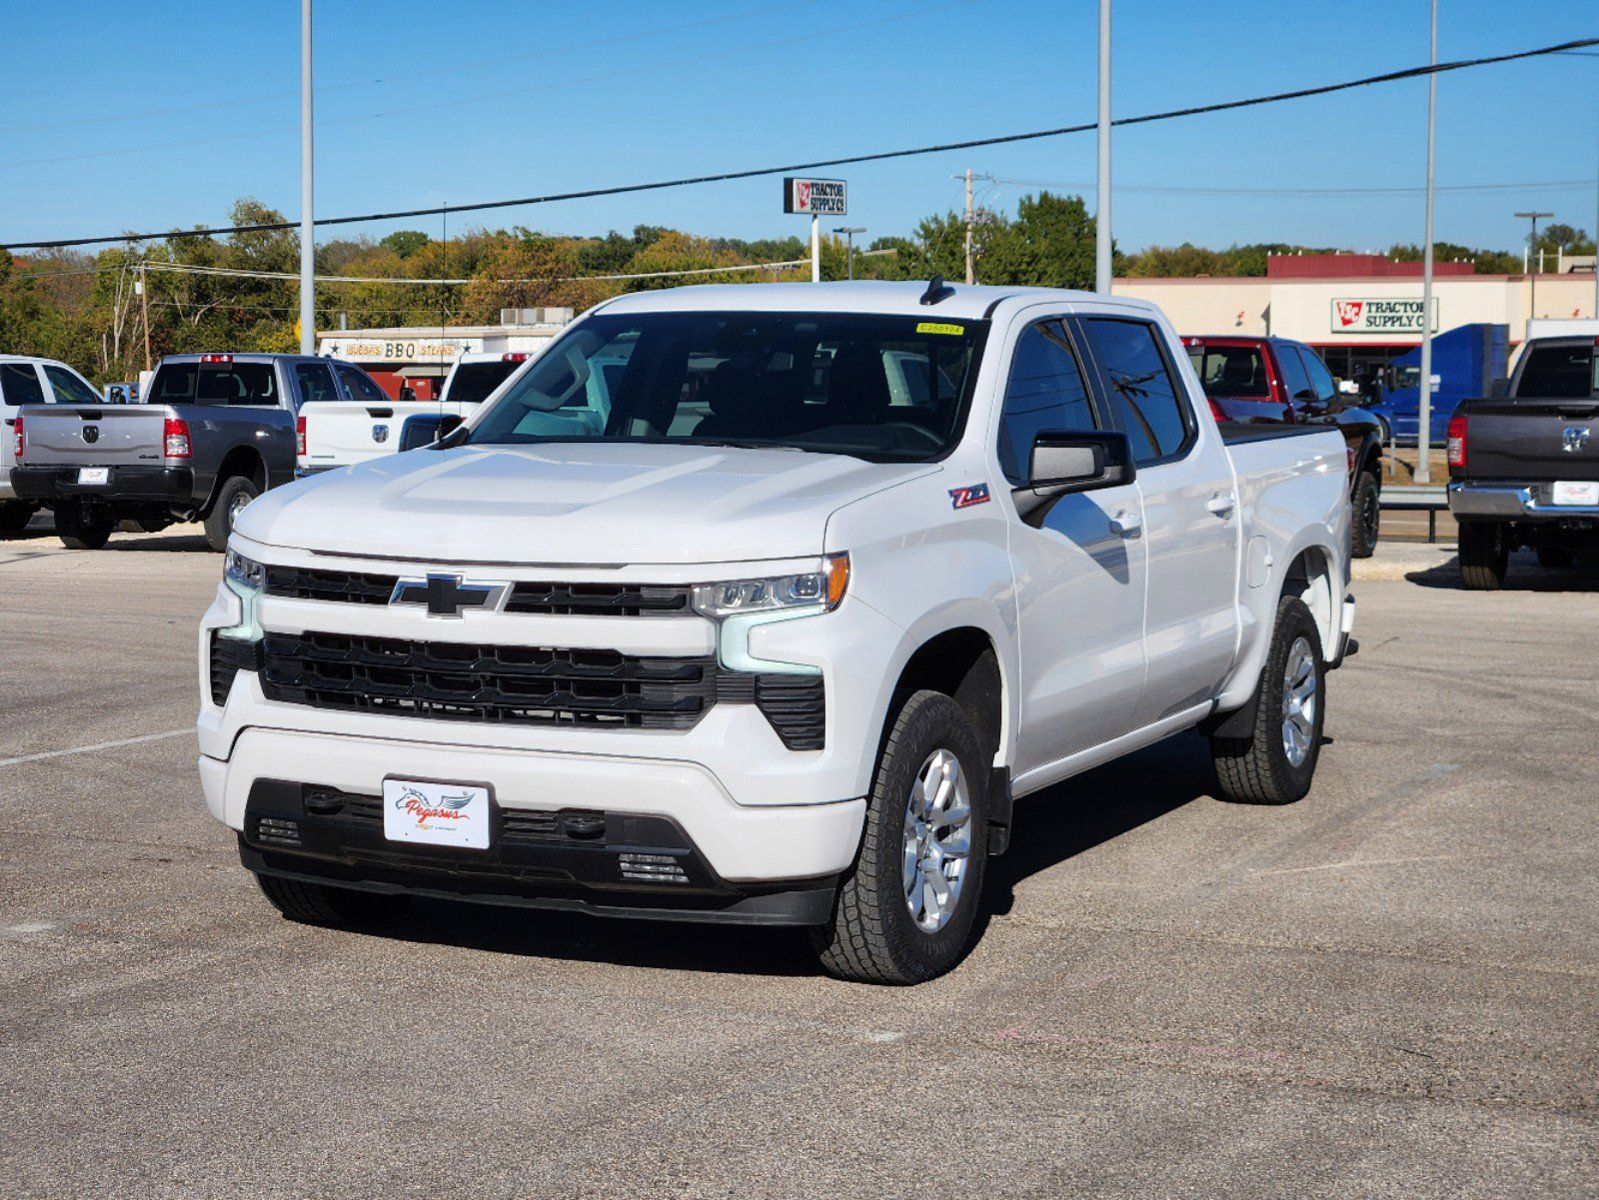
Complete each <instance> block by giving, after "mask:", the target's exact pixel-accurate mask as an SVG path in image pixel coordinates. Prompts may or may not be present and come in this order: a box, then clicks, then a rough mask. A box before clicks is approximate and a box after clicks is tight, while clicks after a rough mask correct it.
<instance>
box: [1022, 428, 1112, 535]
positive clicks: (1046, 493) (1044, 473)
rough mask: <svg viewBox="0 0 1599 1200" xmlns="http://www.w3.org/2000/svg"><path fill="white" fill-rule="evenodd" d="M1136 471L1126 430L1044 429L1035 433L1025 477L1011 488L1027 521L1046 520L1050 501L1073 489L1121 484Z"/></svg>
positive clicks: (1087, 490) (1084, 490) (1087, 489)
mask: <svg viewBox="0 0 1599 1200" xmlns="http://www.w3.org/2000/svg"><path fill="white" fill-rule="evenodd" d="M1137 475H1138V467H1137V465H1136V464H1135V463H1134V462H1133V448H1132V443H1131V442H1129V441H1128V440H1127V435H1126V434H1125V433H1119V432H1114V431H1108V430H1107V431H1095V432H1092V433H1065V432H1052V431H1049V430H1045V431H1044V432H1042V433H1040V434H1038V435H1037V436H1036V437H1034V438H1033V452H1032V457H1031V460H1030V462H1029V464H1028V472H1027V482H1026V483H1025V484H1023V485H1022V486H1021V487H1019V488H1015V489H1014V490H1013V491H1012V496H1013V498H1014V499H1015V501H1016V508H1017V511H1018V512H1020V513H1021V514H1022V519H1023V520H1026V521H1027V522H1028V524H1030V525H1031V524H1035V523H1036V521H1035V520H1034V519H1033V518H1036V520H1037V521H1041V520H1043V516H1044V514H1045V513H1046V512H1047V511H1048V507H1049V505H1050V504H1051V503H1052V502H1053V501H1055V500H1057V499H1059V498H1060V497H1061V496H1065V495H1069V494H1071V493H1072V492H1091V491H1095V490H1097V489H1099V488H1108V487H1120V486H1121V485H1123V484H1128V483H1131V482H1132V481H1133V480H1134V479H1135V478H1137Z"/></svg>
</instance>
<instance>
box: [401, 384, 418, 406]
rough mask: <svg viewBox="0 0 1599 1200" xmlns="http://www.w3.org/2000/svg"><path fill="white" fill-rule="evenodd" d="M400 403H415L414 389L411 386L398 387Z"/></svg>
mask: <svg viewBox="0 0 1599 1200" xmlns="http://www.w3.org/2000/svg"><path fill="white" fill-rule="evenodd" d="M400 403H401V404H414V403H416V389H414V388H411V387H402V388H401V389H400Z"/></svg>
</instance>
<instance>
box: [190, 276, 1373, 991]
mask: <svg viewBox="0 0 1599 1200" xmlns="http://www.w3.org/2000/svg"><path fill="white" fill-rule="evenodd" d="M892 378H897V379H898V380H899V381H900V383H899V385H898V386H896V385H894V384H893V383H891V379H892ZM578 413H582V414H593V413H598V414H600V415H601V416H602V417H603V421H602V422H601V423H600V425H599V426H598V428H594V427H592V426H591V425H590V424H589V418H588V417H587V416H582V417H579V416H577V415H576V414H578ZM1349 522H1350V514H1349V498H1348V488H1347V486H1346V479H1345V448H1344V441H1343V438H1342V436H1341V435H1340V434H1339V433H1338V432H1337V431H1336V430H1332V429H1321V428H1319V427H1309V428H1302V427H1296V426H1287V427H1268V428H1267V429H1266V430H1265V431H1264V432H1261V433H1255V434H1250V435H1246V440H1236V441H1228V440H1224V438H1223V436H1222V434H1221V431H1220V430H1219V428H1218V426H1217V425H1216V422H1215V420H1214V418H1213V417H1212V415H1211V412H1210V408H1209V406H1208V405H1207V404H1206V403H1205V401H1204V396H1203V393H1202V392H1201V391H1200V389H1199V385H1198V382H1197V380H1196V379H1195V378H1194V375H1193V371H1192V368H1191V367H1190V365H1189V362H1188V356H1187V355H1186V354H1185V353H1184V352H1183V348H1182V344H1181V343H1180V342H1179V341H1178V339H1177V337H1176V335H1175V334H1174V332H1173V330H1172V328H1171V326H1170V325H1169V324H1168V322H1167V321H1166V319H1165V318H1164V317H1163V316H1162V315H1161V313H1160V312H1159V311H1158V310H1157V309H1155V308H1154V307H1152V306H1150V305H1149V304H1147V303H1143V302H1140V301H1136V300H1121V299H1107V298H1105V297H1099V296H1092V295H1087V294H1083V293H1075V292H1063V291H1051V290H1042V289H1020V288H996V287H948V286H945V285H944V284H943V283H942V281H940V280H936V279H935V280H934V281H933V282H932V283H931V284H930V285H926V286H924V285H920V284H916V285H912V284H890V283H854V284H823V285H816V284H803V285H776V284H774V285H769V286H760V287H738V286H729V287H705V288H684V289H681V290H676V291H667V292H653V293H647V294H639V295H632V296H626V297H622V298H618V299H615V300H612V301H609V302H607V303H604V304H602V305H600V306H598V307H597V308H595V309H593V310H592V311H590V312H589V313H588V314H587V315H586V316H585V317H584V318H583V319H582V320H580V321H579V322H577V323H576V324H574V325H573V326H571V327H570V328H569V329H568V330H567V331H566V332H565V333H563V334H562V335H561V337H560V338H559V339H558V340H557V341H556V342H555V343H554V344H552V345H551V346H550V347H548V348H547V349H546V350H545V351H544V352H543V353H542V354H541V355H540V356H539V358H538V359H537V360H536V361H535V362H533V363H532V364H530V365H529V366H528V367H527V368H526V369H525V370H523V371H522V372H521V373H520V374H519V375H518V376H517V377H516V378H515V379H514V380H512V381H511V383H510V384H509V385H508V386H507V387H506V388H505V389H503V390H502V391H501V392H500V393H499V394H498V395H497V396H496V398H495V399H494V400H493V401H492V402H491V403H489V404H487V405H485V406H484V407H483V408H482V410H481V411H479V412H478V413H476V414H475V415H474V416H473V417H472V418H471V420H470V421H469V422H468V423H467V424H465V425H463V426H462V427H461V428H460V429H458V430H456V431H455V432H454V433H452V434H451V435H450V436H449V437H447V438H445V439H444V440H443V441H442V442H441V443H440V444H438V445H436V446H433V447H430V448H427V449H421V450H416V451H412V452H410V453H406V454H401V455H396V456H393V457H389V458H385V459H382V460H379V461H375V462H371V463H367V464H364V465H361V466H357V467H354V468H352V469H350V470H348V471H340V472H336V473H332V474H326V475H320V476H317V477H316V478H314V479H309V480H304V481H301V482H299V483H297V484H294V485H292V486H290V487H287V488H283V489H280V490H278V491H275V492H271V493H268V494H267V495H266V496H264V497H262V498H261V499H259V500H257V501H255V502H254V503H253V504H251V505H250V506H249V507H248V508H247V509H245V510H244V511H243V512H242V513H241V514H240V515H239V520H238V524H237V527H236V528H235V530H234V533H233V539H232V544H231V552H230V554H229V557H228V562H227V567H226V570H225V576H224V579H223V581H222V583H221V584H220V586H219V587H218V589H217V593H216V599H215V602H214V603H213V604H212V605H211V607H210V609H209V610H208V611H207V612H206V614H205V617H204V620H203V622H202V628H201V631H200V685H201V709H200V717H199V734H200V750H201V757H200V776H201V780H202V783H203V787H204V792H205V798H206V803H207V805H208V806H209V808H210V811H211V813H212V814H213V815H214V816H215V817H216V818H217V819H218V820H220V821H222V822H224V823H225V824H226V825H227V826H228V827H229V828H231V829H233V830H235V831H237V834H238V841H239V847H240V851H241V854H242V858H243V861H244V865H245V866H246V867H248V868H249V869H250V870H251V871H253V872H254V873H255V874H256V875H257V876H258V878H259V880H260V883H261V886H262V888H263V890H264V891H265V893H266V895H267V896H268V898H269V899H271V901H272V902H273V903H274V904H275V905H276V906H277V907H278V908H279V909H280V910H281V911H282V912H283V913H284V914H286V915H287V916H289V917H291V918H294V919H296V920H301V921H309V922H320V923H330V924H338V923H351V924H355V923H359V922H362V921H367V920H374V919H380V918H390V917H393V916H394V915H395V914H396V913H397V910H398V909H399V907H400V906H401V904H402V903H403V902H404V901H405V899H406V898H407V897H409V896H411V895H424V896H442V897H453V898H458V899H459V898H465V899H470V900H480V901H486V902H493V903H499V904H516V905H526V906H531V907H546V908H566V909H575V910H581V911H586V912H591V913H602V914H611V915H624V916H639V917H655V918H667V919H674V920H701V921H727V922H742V923H757V924H770V925H803V926H809V927H811V928H812V930H813V935H814V941H815V944H816V946H817V949H818V951H819V953H820V955H821V958H822V961H823V962H824V964H825V965H826V966H827V968H828V969H830V970H831V971H833V972H835V973H836V974H838V975H841V976H844V977H847V978H853V979H859V980H868V981H879V982H895V983H905V982H915V981H919V980H923V979H927V978H930V977H932V976H934V975H937V974H939V973H940V972H942V971H945V970H947V969H949V968H950V967H951V966H953V965H954V964H955V963H956V962H957V961H958V960H959V958H960V957H961V955H962V954H963V952H964V950H965V948H966V946H967V943H968V942H969V940H970V937H971V932H972V928H973V920H974V918H975V916H976V915H977V911H978V903H979V894H980V892H981V890H982V886H983V876H984V867H985V863H986V861H987V859H988V858H990V857H992V856H994V855H997V854H1000V853H1002V852H1003V851H1004V850H1005V849H1006V847H1007V846H1008V845H1009V844H1010V842H1011V841H1012V839H1013V838H1014V837H1022V838H1025V837H1026V836H1027V834H1026V829H1025V826H1023V827H1021V828H1018V829H1017V830H1016V831H1015V832H1014V833H1013V831H1012V812H1013V810H1012V804H1013V801H1014V800H1015V798H1016V797H1018V796H1025V795H1027V794H1029V793H1032V792H1037V791H1040V790H1041V789H1044V788H1048V787H1051V786H1052V785H1056V784H1059V783H1060V782H1061V781H1063V780H1066V779H1069V778H1071V777H1072V776H1074V775H1077V774H1079V773H1080V772H1083V771H1085V770H1087V769H1089V768H1091V767H1093V766H1096V765H1097V764H1100V763H1104V762H1106V761H1108V760H1111V759H1115V758H1118V757H1120V756H1122V755H1125V754H1127V753H1128V752H1130V751H1133V750H1136V749H1138V748H1139V747H1142V746H1147V745H1149V744H1151V743H1153V742H1156V741H1159V740H1160V739H1162V738H1166V737H1168V736H1170V735H1172V734H1174V733H1178V732H1179V731H1182V730H1190V729H1198V730H1200V731H1202V732H1203V733H1205V734H1206V735H1208V737H1209V739H1210V741H1209V744H1210V746H1211V747H1212V752H1213V755H1214V759H1215V763H1216V767H1217V774H1218V776H1219V779H1220V784H1221V789H1222V791H1223V793H1224V794H1226V795H1227V796H1229V797H1232V798H1234V799H1237V800H1244V801H1254V802H1259V803H1273V804H1275V803H1286V802H1290V801H1294V800H1297V799H1299V798H1300V797H1301V796H1303V795H1304V794H1305V793H1306V791H1307V790H1308V789H1309V787H1310V783H1311V776H1312V774H1313V772H1314V771H1315V768H1316V762H1317V755H1318V752H1319V750H1320V747H1321V740H1322V722H1323V719H1324V707H1323V701H1324V672H1325V671H1326V670H1327V669H1328V668H1330V667H1335V666H1337V665H1338V663H1339V662H1340V661H1341V660H1342V658H1343V657H1344V655H1345V653H1346V652H1347V650H1348V648H1349V645H1350V640H1349V633H1350V630H1351V627H1352V625H1353V620H1354V605H1353V601H1352V599H1351V598H1349V597H1348V596H1347V595H1346V585H1347V582H1348V557H1347V555H1348V548H1349V538H1350V525H1349Z"/></svg>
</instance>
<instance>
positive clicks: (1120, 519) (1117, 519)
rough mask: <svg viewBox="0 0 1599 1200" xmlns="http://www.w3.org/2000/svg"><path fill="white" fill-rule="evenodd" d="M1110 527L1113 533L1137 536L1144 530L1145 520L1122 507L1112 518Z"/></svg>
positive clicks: (1130, 536) (1129, 536) (1127, 536)
mask: <svg viewBox="0 0 1599 1200" xmlns="http://www.w3.org/2000/svg"><path fill="white" fill-rule="evenodd" d="M1110 528H1111V532H1112V533H1117V534H1120V535H1121V536H1122V537H1124V538H1135V537H1137V536H1138V535H1139V534H1140V533H1142V532H1143V529H1144V522H1143V520H1142V518H1140V517H1138V516H1136V515H1134V514H1133V513H1130V512H1128V511H1127V510H1126V509H1122V510H1121V511H1120V512H1118V513H1117V514H1116V515H1115V516H1113V517H1112V518H1111V519H1110Z"/></svg>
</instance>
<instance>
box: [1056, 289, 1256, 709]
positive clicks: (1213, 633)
mask: <svg viewBox="0 0 1599 1200" xmlns="http://www.w3.org/2000/svg"><path fill="white" fill-rule="evenodd" d="M1078 323H1079V327H1080V328H1081V330H1082V333H1083V341H1084V343H1085V345H1086V347H1087V350H1088V353H1089V355H1090V356H1091V358H1092V360H1093V363H1094V368H1095V370H1096V372H1097V374H1098V378H1099V381H1100V386H1101V389H1102V392H1103V394H1104V395H1105V397H1106V399H1107V401H1108V404H1109V407H1110V410H1111V417H1112V420H1113V422H1114V425H1115V428H1118V429H1120V430H1121V431H1122V432H1124V433H1125V434H1127V436H1128V438H1129V439H1130V440H1131V442H1132V448H1133V458H1134V461H1135V462H1136V463H1137V465H1138V480H1137V486H1138V489H1139V491H1140V492H1141V493H1142V495H1143V510H1144V539H1143V541H1144V547H1145V550H1144V552H1145V554H1147V556H1148V573H1149V585H1148V598H1147V601H1146V603H1145V606H1144V652H1145V654H1146V655H1147V657H1148V663H1149V666H1148V672H1147V675H1146V677H1145V683H1144V691H1143V697H1142V699H1141V700H1140V701H1139V704H1138V708H1137V711H1136V713H1135V719H1134V724H1133V726H1132V727H1133V728H1143V727H1144V726H1146V725H1151V724H1154V723H1155V722H1156V721H1159V720H1162V719H1163V718H1165V717H1169V716H1173V715H1175V714H1177V713H1180V712H1182V711H1184V710H1185V709H1189V708H1192V707H1194V706H1195V705H1198V704H1202V703H1204V702H1205V701H1207V700H1210V699H1212V698H1213V697H1214V696H1215V695H1216V693H1217V691H1218V690H1219V689H1220V686H1221V683H1222V680H1223V679H1224V678H1225V677H1226V675H1227V673H1228V671H1229V670H1231V668H1232V663H1233V656H1234V654H1235V653H1236V651H1237V643H1238V619H1239V618H1238V578H1239V576H1238V532H1239V528H1240V517H1239V513H1238V497H1237V494H1236V489H1235V484H1234V479H1233V469H1232V460H1231V459H1229V458H1228V457H1227V449H1226V447H1225V446H1224V445H1223V444H1222V441H1221V437H1220V435H1219V434H1218V433H1217V431H1216V428H1215V426H1214V424H1209V423H1207V424H1206V425H1205V426H1203V427H1201V425H1200V423H1199V419H1198V414H1197V412H1196V411H1195V407H1194V403H1193V398H1192V397H1191V396H1190V395H1189V394H1188V389H1187V387H1186V385H1185V384H1184V383H1183V377H1182V376H1181V374H1180V373H1179V371H1178V369H1177V361H1176V357H1175V350H1176V345H1175V343H1174V342H1173V341H1171V340H1170V339H1168V337H1167V335H1166V333H1165V332H1164V331H1163V330H1162V329H1161V328H1160V327H1159V326H1157V325H1156V324H1154V323H1153V322H1151V321H1147V320H1142V319H1138V318H1135V317H1131V316H1129V317H1120V316H1114V317H1113V316H1083V317H1081V318H1079V319H1078Z"/></svg>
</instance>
